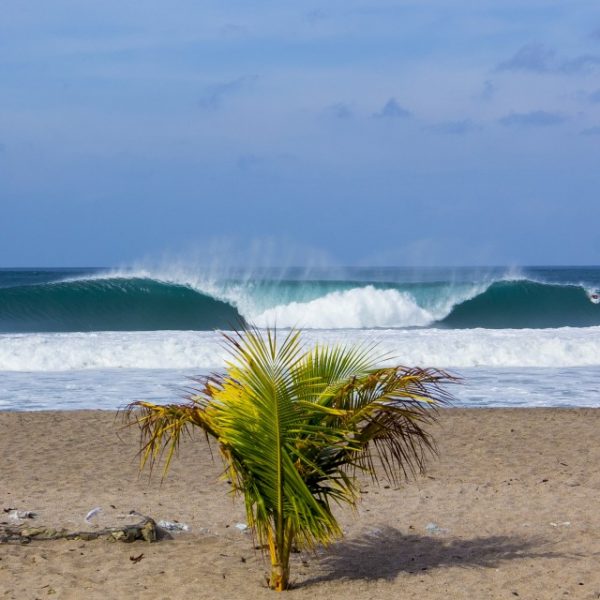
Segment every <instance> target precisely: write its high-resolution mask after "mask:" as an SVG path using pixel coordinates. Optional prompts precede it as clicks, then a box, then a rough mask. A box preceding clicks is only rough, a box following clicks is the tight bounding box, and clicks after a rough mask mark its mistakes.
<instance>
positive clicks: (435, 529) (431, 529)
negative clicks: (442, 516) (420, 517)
mask: <svg viewBox="0 0 600 600" xmlns="http://www.w3.org/2000/svg"><path fill="white" fill-rule="evenodd" d="M425 531H427V533H433V534H438V533H448V530H447V529H442V528H441V527H440V526H439V525H438V524H437V523H427V525H425Z"/></svg>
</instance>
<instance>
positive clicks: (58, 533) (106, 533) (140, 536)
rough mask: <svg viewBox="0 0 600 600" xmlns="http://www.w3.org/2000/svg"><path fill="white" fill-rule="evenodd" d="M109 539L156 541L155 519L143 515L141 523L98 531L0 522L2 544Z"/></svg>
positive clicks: (115, 540)
mask: <svg viewBox="0 0 600 600" xmlns="http://www.w3.org/2000/svg"><path fill="white" fill-rule="evenodd" d="M98 538H103V539H107V540H108V541H110V542H133V541H135V540H145V541H146V542H154V541H156V538H157V527H156V523H155V522H154V519H151V518H150V517H145V516H142V520H141V521H140V522H139V523H134V524H132V525H123V526H121V527H106V528H104V529H98V530H96V531H68V530H66V529H53V528H52V527H31V526H29V525H27V524H25V523H21V524H19V525H8V524H6V523H0V544H28V543H29V542H31V541H33V540H85V541H87V540H95V539H98Z"/></svg>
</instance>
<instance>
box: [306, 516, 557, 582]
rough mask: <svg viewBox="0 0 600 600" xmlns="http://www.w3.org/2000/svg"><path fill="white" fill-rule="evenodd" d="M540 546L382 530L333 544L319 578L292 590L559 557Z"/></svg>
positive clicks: (511, 540) (529, 541)
mask: <svg viewBox="0 0 600 600" xmlns="http://www.w3.org/2000/svg"><path fill="white" fill-rule="evenodd" d="M543 544H544V540H536V539H534V540H532V539H524V538H520V537H507V536H490V537H478V538H473V539H468V540H464V539H444V538H443V537H427V536H419V535H406V534H403V533H401V532H400V531H398V530H397V529H394V528H393V527H387V528H383V529H379V530H377V531H376V533H373V534H370V535H369V534H368V535H366V536H364V537H362V538H360V539H355V540H347V541H343V542H339V543H337V544H334V545H333V546H331V547H330V548H329V549H328V550H327V551H326V553H325V554H323V555H322V556H321V557H320V559H319V567H320V569H319V570H320V571H321V573H320V574H315V576H314V577H310V578H308V579H306V580H304V581H303V582H300V583H299V584H298V585H297V586H296V587H305V586H308V585H313V584H315V583H318V582H323V581H333V580H339V579H354V580H365V581H370V580H377V579H387V580H393V579H395V578H396V576H397V575H398V574H400V573H420V572H423V571H428V570H431V569H435V568H438V567H456V566H459V567H465V568H469V567H488V568H490V567H497V566H498V565H500V564H501V563H502V562H504V561H509V560H523V559H532V558H558V557H559V556H562V555H559V554H555V553H551V552H540V551H539V550H540V549H541V546H542V545H543ZM536 548H537V549H538V551H536Z"/></svg>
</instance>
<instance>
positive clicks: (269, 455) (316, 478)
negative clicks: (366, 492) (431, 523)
mask: <svg viewBox="0 0 600 600" xmlns="http://www.w3.org/2000/svg"><path fill="white" fill-rule="evenodd" d="M225 339H226V344H227V346H228V348H229V350H230V351H231V359H230V361H229V362H228V363H227V370H226V372H225V373H224V374H219V375H212V376H209V377H207V378H205V379H204V380H201V384H202V387H201V389H200V390H198V392H197V393H196V394H194V395H193V396H191V397H190V398H189V399H188V401H187V402H186V403H183V404H171V405H167V406H161V405H156V404H151V403H148V402H134V403H133V404H131V405H130V406H129V408H128V416H129V419H130V422H131V423H133V424H138V425H139V426H140V428H141V434H142V451H141V457H142V466H143V465H144V464H145V463H147V462H148V463H149V464H150V466H152V465H153V464H154V462H155V461H156V460H157V459H158V458H160V456H161V455H162V454H163V453H164V452H166V461H165V473H166V471H167V469H168V467H169V463H170V461H171V458H172V456H173V453H174V451H175V450H176V448H177V447H178V444H179V440H180V438H181V434H182V433H183V432H184V431H185V430H186V429H188V428H189V427H199V428H200V429H202V430H203V431H204V432H205V433H206V434H207V437H208V438H214V439H215V440H216V442H217V444H218V447H219V449H220V451H221V454H222V457H223V459H224V462H225V465H226V477H228V478H229V479H230V480H231V481H232V483H233V488H234V491H236V492H240V493H241V494H242V495H243V497H244V500H245V505H246V513H247V520H248V524H249V525H250V526H251V527H252V528H253V529H254V531H255V533H256V535H257V537H258V540H259V542H260V543H261V544H263V545H265V546H266V547H268V549H269V554H270V558H271V576H270V578H269V585H270V587H271V588H272V589H275V590H278V591H281V590H285V589H287V588H288V587H289V576H290V570H289V560H290V552H291V550H292V547H293V546H297V547H301V548H314V547H315V545H316V544H325V545H326V544H328V543H329V542H331V541H332V540H333V539H335V538H337V537H340V536H341V534H342V531H341V529H340V526H339V525H338V523H337V521H336V519H335V517H334V516H333V513H332V511H331V504H332V501H334V502H337V503H341V502H345V503H349V504H351V505H354V504H355V503H356V502H357V500H358V498H359V484H358V482H357V480H356V478H355V477H354V475H355V472H356V470H362V471H366V472H367V473H369V474H370V475H371V476H372V477H373V478H374V479H377V476H378V469H377V464H376V463H377V462H379V463H380V466H381V467H382V469H383V473H384V474H385V475H386V476H387V477H388V478H389V479H391V480H392V481H396V480H397V479H399V478H400V477H406V476H408V475H409V474H413V473H415V472H416V471H422V469H423V461H424V457H425V454H426V453H427V451H431V450H434V446H433V441H432V438H431V437H430V435H429V434H428V433H427V432H426V431H425V429H424V426H426V425H427V424H428V423H430V422H431V421H432V420H433V419H434V417H435V408H436V407H437V406H438V405H439V404H441V403H444V402H445V401H446V399H447V398H448V394H447V393H446V392H445V391H444V389H443V388H442V387H441V384H442V383H444V382H449V381H452V380H453V377H452V376H450V375H448V374H447V373H445V372H443V371H438V370H434V369H417V368H412V369H411V368H404V367H391V368H376V367H375V366H374V357H373V352H372V350H373V349H372V348H368V349H365V348H343V347H333V348H331V347H326V346H322V345H317V346H315V347H314V348H312V349H308V350H307V349H305V348H303V346H302V344H301V343H300V334H299V332H298V331H291V332H289V333H288V334H287V335H286V336H285V338H284V339H283V341H280V340H279V339H278V336H277V332H276V331H273V330H266V331H265V332H261V331H259V330H257V329H253V328H245V329H243V330H242V331H241V332H238V333H234V334H231V335H225ZM199 381H200V380H199ZM432 409H433V410H432Z"/></svg>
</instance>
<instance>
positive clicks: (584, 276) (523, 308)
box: [0, 267, 600, 333]
mask: <svg viewBox="0 0 600 600" xmlns="http://www.w3.org/2000/svg"><path fill="white" fill-rule="evenodd" d="M599 287H600V269H599V268H590V267H587V268H547V267H546V268H528V269H522V270H521V271H520V272H518V273H514V272H511V271H509V270H507V269H498V268H496V269H488V270H482V269H452V270H450V269H446V270H444V269H424V270H419V271H417V270H411V269H392V268H389V269H366V268H363V269H345V270H341V269H335V270H334V269H332V270H331V271H330V272H325V271H323V270H319V271H316V272H313V273H306V272H305V271H299V270H296V271H295V270H287V271H282V272H274V271H262V272H255V273H237V274H236V273H234V274H229V275H228V276H219V275H218V274H217V275H215V274H214V273H213V274H211V273H203V272H197V273H193V272H192V273H184V274H181V273H178V274H176V275H173V276H170V275H169V273H156V274H152V273H147V272H136V271H121V272H115V271H109V270H61V269H51V270H20V271H19V270H2V271H0V332H5V333H9V332H10V333H16V332H48V331H54V332H67V331H156V330H203V331H211V330H213V329H223V328H231V327H233V326H235V325H236V324H239V323H242V322H244V321H248V322H252V323H256V324H258V325H259V326H264V325H278V326H280V327H290V326H300V327H304V328H315V329H364V328H378V327H381V328H390V327H391V328H406V327H446V328H453V329H454V328H476V327H484V328H497V329H506V328H553V327H567V326H571V327H589V326H595V325H600V304H594V303H593V302H592V301H591V297H592V295H593V294H594V293H595V292H596V291H597V290H598V288H599Z"/></svg>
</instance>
